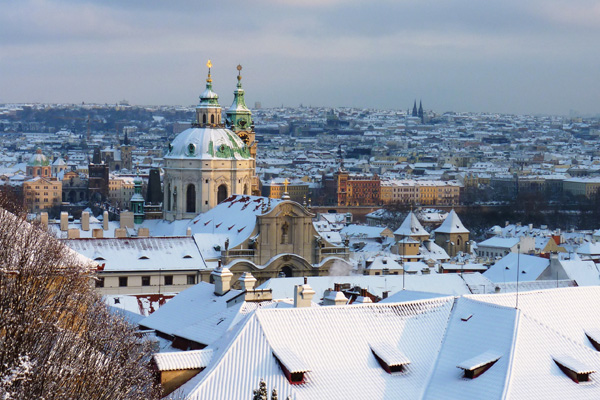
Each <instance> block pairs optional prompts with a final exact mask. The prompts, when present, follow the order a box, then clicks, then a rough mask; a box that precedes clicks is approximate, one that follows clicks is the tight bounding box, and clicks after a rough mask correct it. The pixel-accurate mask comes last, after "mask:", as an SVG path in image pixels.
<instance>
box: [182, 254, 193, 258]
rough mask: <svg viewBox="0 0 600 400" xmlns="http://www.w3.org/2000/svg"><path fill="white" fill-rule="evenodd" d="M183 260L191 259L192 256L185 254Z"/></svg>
mask: <svg viewBox="0 0 600 400" xmlns="http://www.w3.org/2000/svg"><path fill="white" fill-rule="evenodd" d="M183 258H192V256H190V255H189V254H186V255H185V256H183Z"/></svg>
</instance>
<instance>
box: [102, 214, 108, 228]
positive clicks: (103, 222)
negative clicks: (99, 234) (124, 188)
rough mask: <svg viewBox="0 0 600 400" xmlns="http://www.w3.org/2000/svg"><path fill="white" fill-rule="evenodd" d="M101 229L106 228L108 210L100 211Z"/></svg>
mask: <svg viewBox="0 0 600 400" xmlns="http://www.w3.org/2000/svg"><path fill="white" fill-rule="evenodd" d="M102 229H104V230H105V231H107V230H108V211H104V212H103V213H102Z"/></svg>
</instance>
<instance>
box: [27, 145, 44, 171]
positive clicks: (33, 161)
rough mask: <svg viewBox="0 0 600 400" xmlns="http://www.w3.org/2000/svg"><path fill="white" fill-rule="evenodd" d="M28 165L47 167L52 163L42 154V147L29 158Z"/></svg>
mask: <svg viewBox="0 0 600 400" xmlns="http://www.w3.org/2000/svg"><path fill="white" fill-rule="evenodd" d="M27 165H28V166H30V167H47V166H48V165H50V161H49V160H48V158H47V157H46V156H45V155H43V154H42V149H37V150H36V152H35V154H34V155H33V156H31V158H30V159H29V162H28V163H27Z"/></svg>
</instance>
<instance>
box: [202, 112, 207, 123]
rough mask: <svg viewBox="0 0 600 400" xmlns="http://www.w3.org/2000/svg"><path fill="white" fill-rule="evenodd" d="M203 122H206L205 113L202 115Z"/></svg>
mask: <svg viewBox="0 0 600 400" xmlns="http://www.w3.org/2000/svg"><path fill="white" fill-rule="evenodd" d="M202 123H203V124H205V123H206V114H204V115H203V116H202Z"/></svg>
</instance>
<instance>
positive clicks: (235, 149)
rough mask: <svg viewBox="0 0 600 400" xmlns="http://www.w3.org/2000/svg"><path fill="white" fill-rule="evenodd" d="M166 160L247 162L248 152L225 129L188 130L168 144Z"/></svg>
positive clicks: (237, 138) (246, 148) (236, 138)
mask: <svg viewBox="0 0 600 400" xmlns="http://www.w3.org/2000/svg"><path fill="white" fill-rule="evenodd" d="M165 158H166V159H197V160H213V159H227V160H247V159H250V158H251V156H250V150H249V149H248V147H247V146H246V145H245V144H244V142H243V141H242V139H240V138H239V137H238V136H237V135H236V134H235V133H233V132H232V131H230V130H229V129H225V128H211V127H205V128H190V129H186V130H185V131H183V132H181V133H180V134H179V135H177V137H176V138H175V139H174V140H173V142H171V144H169V152H168V153H167V155H166V156H165Z"/></svg>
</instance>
